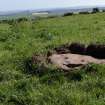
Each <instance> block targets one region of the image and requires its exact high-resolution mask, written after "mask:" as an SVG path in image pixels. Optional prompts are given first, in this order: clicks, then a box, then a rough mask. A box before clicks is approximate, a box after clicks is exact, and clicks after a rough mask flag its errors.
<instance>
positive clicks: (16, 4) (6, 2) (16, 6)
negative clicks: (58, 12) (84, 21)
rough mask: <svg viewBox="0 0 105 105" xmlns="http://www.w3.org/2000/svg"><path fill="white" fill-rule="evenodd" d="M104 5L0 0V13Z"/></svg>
mask: <svg viewBox="0 0 105 105" xmlns="http://www.w3.org/2000/svg"><path fill="white" fill-rule="evenodd" d="M94 5H105V0H0V11H10V10H29V9H42V8H61V7H75V6H94Z"/></svg>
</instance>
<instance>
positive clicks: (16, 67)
mask: <svg viewBox="0 0 105 105" xmlns="http://www.w3.org/2000/svg"><path fill="white" fill-rule="evenodd" d="M72 42H81V43H85V44H89V43H103V44H105V14H104V13H97V14H88V15H73V16H68V17H57V18H49V19H41V20H37V21H27V22H20V23H16V24H12V25H9V24H3V23H2V24H0V105H105V66H104V65H94V64H92V65H89V66H87V67H86V68H84V69H80V70H79V71H78V72H72V73H69V74H67V75H65V74H64V73H63V72H59V71H57V70H54V69H53V67H49V72H47V73H45V74H42V75H41V76H38V75H35V74H29V73H27V72H26V68H25V65H24V62H25V61H26V59H27V58H30V57H31V56H32V54H34V53H36V54H39V53H45V54H46V52H47V51H48V50H49V49H53V48H54V47H56V46H59V45H61V44H65V43H72Z"/></svg>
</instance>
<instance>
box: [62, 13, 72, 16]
mask: <svg viewBox="0 0 105 105" xmlns="http://www.w3.org/2000/svg"><path fill="white" fill-rule="evenodd" d="M71 15H73V12H69V13H65V14H64V16H71Z"/></svg>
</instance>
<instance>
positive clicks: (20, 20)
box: [16, 17, 28, 22]
mask: <svg viewBox="0 0 105 105" xmlns="http://www.w3.org/2000/svg"><path fill="white" fill-rule="evenodd" d="M16 21H17V22H22V21H28V19H27V18H25V17H23V18H18V19H16Z"/></svg>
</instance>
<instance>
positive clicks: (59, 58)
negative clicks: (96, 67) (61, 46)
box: [49, 53, 105, 70]
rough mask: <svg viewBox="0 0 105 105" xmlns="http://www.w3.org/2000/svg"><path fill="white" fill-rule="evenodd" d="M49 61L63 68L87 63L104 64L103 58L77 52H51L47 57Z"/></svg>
mask: <svg viewBox="0 0 105 105" xmlns="http://www.w3.org/2000/svg"><path fill="white" fill-rule="evenodd" d="M49 59H50V62H51V63H52V64H54V65H56V66H57V67H58V68H60V69H63V70H70V68H75V67H79V66H82V65H86V64H89V63H96V64H105V59H96V58H94V57H91V56H87V55H79V54H71V53H68V54H53V55H51V56H50V57H49Z"/></svg>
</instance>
